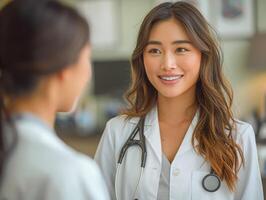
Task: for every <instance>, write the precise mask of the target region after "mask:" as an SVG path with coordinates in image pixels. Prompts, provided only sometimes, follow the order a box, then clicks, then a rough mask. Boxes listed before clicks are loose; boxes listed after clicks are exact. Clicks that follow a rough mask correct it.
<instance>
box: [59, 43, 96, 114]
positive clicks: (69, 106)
mask: <svg viewBox="0 0 266 200" xmlns="http://www.w3.org/2000/svg"><path fill="white" fill-rule="evenodd" d="M90 57H91V47H90V46H89V45H86V46H85V47H84V48H83V49H82V50H81V51H80V55H79V58H78V60H77V62H76V63H74V64H73V65H71V66H70V67H69V68H68V69H67V70H69V71H68V72H69V73H68V77H67V80H66V82H65V83H66V84H65V86H64V89H63V91H62V100H61V102H62V104H63V105H62V107H61V108H60V111H61V112H67V111H71V110H73V109H75V107H76V104H77V102H78V100H79V98H80V96H81V94H82V92H83V91H84V89H85V88H86V86H87V83H88V82H89V81H90V80H91V60H90Z"/></svg>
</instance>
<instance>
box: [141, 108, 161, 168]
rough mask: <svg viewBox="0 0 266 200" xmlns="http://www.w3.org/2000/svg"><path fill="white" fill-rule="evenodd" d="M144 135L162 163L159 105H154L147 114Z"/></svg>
mask: <svg viewBox="0 0 266 200" xmlns="http://www.w3.org/2000/svg"><path fill="white" fill-rule="evenodd" d="M144 135H145V137H146V142H147V144H146V145H147V146H148V145H150V146H151V147H152V151H153V152H154V153H155V155H156V157H157V159H158V161H159V162H160V163H161V155H162V149H161V139H160V128H159V122H158V112H157V106H154V108H153V109H152V110H151V111H150V112H149V113H148V115H147V116H146V119H145V128H144Z"/></svg>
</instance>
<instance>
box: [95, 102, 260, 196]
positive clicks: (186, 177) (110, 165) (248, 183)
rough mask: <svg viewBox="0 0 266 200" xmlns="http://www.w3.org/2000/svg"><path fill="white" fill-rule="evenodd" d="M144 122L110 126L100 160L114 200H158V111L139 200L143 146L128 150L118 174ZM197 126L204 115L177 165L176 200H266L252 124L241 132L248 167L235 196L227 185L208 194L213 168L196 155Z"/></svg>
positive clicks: (150, 120)
mask: <svg viewBox="0 0 266 200" xmlns="http://www.w3.org/2000/svg"><path fill="white" fill-rule="evenodd" d="M138 120H139V118H131V119H129V120H127V119H126V117H125V116H118V117H115V118H113V119H111V120H110V121H109V122H108V123H107V125H106V128H105V131H104V133H103V136H102V138H101V141H100V143H99V146H98V149H97V152H96V155H95V160H96V161H97V163H98V164H99V166H100V168H101V170H102V172H103V175H104V178H105V180H106V182H107V186H108V189H109V192H110V193H111V196H112V199H113V200H115V199H118V200H132V199H135V198H136V199H139V200H157V192H158V187H159V179H160V173H161V162H162V161H161V160H162V159H161V158H162V150H161V141H160V133H159V125H158V117H157V108H156V107H155V108H154V109H153V110H152V111H151V112H150V113H149V114H148V115H147V116H146V120H145V126H144V135H145V138H146V147H147V162H146V167H145V168H144V172H143V175H142V178H141V180H140V183H139V186H138V188H137V192H136V195H135V196H134V197H133V194H134V192H135V189H136V185H137V182H138V178H139V175H140V160H141V151H140V149H139V148H138V147H137V146H133V147H131V148H130V149H129V150H128V151H127V153H126V155H125V157H124V159H123V161H122V165H121V167H120V170H119V173H118V174H117V166H118V165H117V161H118V157H119V153H120V150H121V147H122V146H123V145H124V143H125V142H126V140H127V139H128V137H129V135H130V134H131V132H132V130H133V129H134V128H135V126H136V125H137V123H138ZM197 121H198V114H196V115H195V117H194V119H193V121H192V123H191V125H190V127H189V129H188V131H187V133H186V135H185V137H184V140H183V142H182V144H181V146H180V148H179V150H178V152H177V154H176V156H175V158H174V160H173V162H172V163H171V172H170V185H169V187H170V191H169V197H170V199H171V200H176V199H182V200H253V199H254V200H255V199H256V200H263V190H262V182H261V176H260V172H259V166H258V158H257V149H256V143H255V135H254V131H253V129H252V127H251V126H250V125H249V124H247V123H244V122H240V121H238V123H237V131H236V132H235V133H234V136H235V139H236V141H237V143H238V144H239V145H240V146H241V147H242V150H243V153H244V157H245V163H244V165H245V166H244V167H241V169H240V171H239V172H238V181H237V185H236V190H235V192H230V191H229V189H228V188H227V186H226V183H225V182H224V181H223V182H222V183H221V187H220V189H219V190H218V191H216V192H207V191H205V190H204V189H203V187H202V179H203V177H204V176H205V175H207V174H209V173H210V165H209V164H208V163H207V162H205V160H204V158H203V157H201V156H200V155H198V154H197V153H196V152H195V150H194V149H193V146H192V143H191V138H192V134H193V130H194V128H195V125H196V123H197ZM115 187H116V191H117V197H116V194H115V193H116V192H115ZM165 200H166V199H165Z"/></svg>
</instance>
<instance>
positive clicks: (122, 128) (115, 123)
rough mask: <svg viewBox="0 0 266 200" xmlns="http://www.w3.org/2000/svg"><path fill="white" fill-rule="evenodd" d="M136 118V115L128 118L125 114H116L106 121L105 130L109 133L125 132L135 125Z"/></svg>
mask: <svg viewBox="0 0 266 200" xmlns="http://www.w3.org/2000/svg"><path fill="white" fill-rule="evenodd" d="M138 119H139V118H138V117H133V118H129V117H128V116H126V115H119V116H116V117H114V118H112V119H110V120H109V121H108V122H107V123H106V127H105V132H110V133H111V134H115V133H121V132H127V131H128V130H130V129H132V128H133V127H135V126H136V124H137V122H138Z"/></svg>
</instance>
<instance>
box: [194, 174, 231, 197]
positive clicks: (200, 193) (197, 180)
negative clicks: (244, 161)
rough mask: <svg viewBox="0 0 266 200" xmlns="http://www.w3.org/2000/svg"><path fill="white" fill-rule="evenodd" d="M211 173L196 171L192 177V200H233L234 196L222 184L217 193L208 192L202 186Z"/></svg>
mask: <svg viewBox="0 0 266 200" xmlns="http://www.w3.org/2000/svg"><path fill="white" fill-rule="evenodd" d="M209 173H210V172H206V171H194V172H192V177H191V179H192V180H191V187H192V189H191V196H192V198H191V199H192V200H231V199H233V194H232V193H231V192H230V191H229V190H228V188H227V186H226V184H225V183H224V182H221V185H220V188H219V189H218V190H217V191H215V192H208V191H206V190H205V189H204V188H203V186H202V180H203V178H204V177H205V176H206V175H208V174H209Z"/></svg>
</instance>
